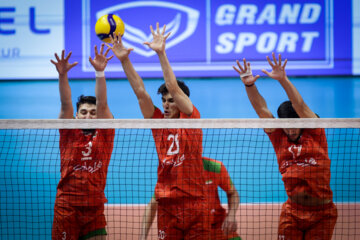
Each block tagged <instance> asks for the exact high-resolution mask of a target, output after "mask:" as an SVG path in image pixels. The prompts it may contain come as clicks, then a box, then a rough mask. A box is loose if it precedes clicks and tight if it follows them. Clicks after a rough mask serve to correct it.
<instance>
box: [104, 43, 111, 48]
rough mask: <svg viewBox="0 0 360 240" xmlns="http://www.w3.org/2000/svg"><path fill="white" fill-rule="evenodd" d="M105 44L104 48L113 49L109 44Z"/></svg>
mask: <svg viewBox="0 0 360 240" xmlns="http://www.w3.org/2000/svg"><path fill="white" fill-rule="evenodd" d="M105 44H106V46H107V47H108V48H109V49H113V47H112V46H110V45H109V44H107V43H105Z"/></svg>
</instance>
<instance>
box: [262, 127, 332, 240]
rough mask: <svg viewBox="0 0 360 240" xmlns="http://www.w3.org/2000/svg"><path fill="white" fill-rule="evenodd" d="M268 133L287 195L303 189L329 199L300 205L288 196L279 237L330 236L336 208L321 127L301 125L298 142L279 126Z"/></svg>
mask: <svg viewBox="0 0 360 240" xmlns="http://www.w3.org/2000/svg"><path fill="white" fill-rule="evenodd" d="M268 136H269V138H270V140H271V142H272V145H273V147H274V150H275V153H276V156H277V159H278V164H279V171H280V173H281V175H282V180H283V182H284V185H285V190H286V193H287V195H288V196H289V198H291V197H293V196H295V195H296V194H299V193H304V192H306V193H307V194H308V195H310V196H311V197H313V198H316V199H320V200H330V203H328V204H324V205H320V206H303V205H301V206H300V205H299V204H296V203H294V202H291V200H290V199H289V200H288V201H287V202H285V203H284V204H283V206H282V212H281V215H280V222H279V239H284V240H286V239H302V237H303V234H305V239H308V238H307V236H311V237H312V238H311V239H315V238H314V237H315V236H321V237H320V238H319V239H331V236H332V233H333V230H334V227H335V223H336V219H337V210H336V207H335V205H334V204H333V202H332V195H333V194H332V191H331V189H330V159H329V155H328V146H327V140H326V135H325V130H324V129H303V130H302V133H301V136H300V138H299V140H298V141H297V142H292V141H289V139H288V137H287V135H286V134H285V133H284V131H283V130H282V129H276V130H275V131H274V132H272V133H268ZM316 239H317V238H316Z"/></svg>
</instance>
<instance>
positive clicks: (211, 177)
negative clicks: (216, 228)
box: [203, 157, 233, 223]
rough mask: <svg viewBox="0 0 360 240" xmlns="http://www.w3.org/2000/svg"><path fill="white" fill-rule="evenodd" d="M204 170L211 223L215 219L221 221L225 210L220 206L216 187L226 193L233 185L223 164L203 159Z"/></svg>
mask: <svg viewBox="0 0 360 240" xmlns="http://www.w3.org/2000/svg"><path fill="white" fill-rule="evenodd" d="M203 165H204V170H205V185H206V186H207V191H208V192H207V198H208V200H209V205H210V209H211V216H212V217H213V220H212V223H214V221H216V219H220V220H223V217H224V216H225V215H226V211H225V209H224V208H223V207H222V206H221V203H220V199H219V192H218V187H220V188H221V189H222V190H224V191H225V192H226V193H228V192H229V191H230V190H231V189H232V188H233V183H232V181H231V178H230V176H229V173H228V171H227V170H226V168H225V166H224V164H223V163H222V162H220V161H217V160H214V159H211V158H207V157H203Z"/></svg>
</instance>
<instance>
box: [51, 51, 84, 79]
mask: <svg viewBox="0 0 360 240" xmlns="http://www.w3.org/2000/svg"><path fill="white" fill-rule="evenodd" d="M71 53H72V52H69V54H68V55H67V56H66V57H65V50H62V52H61V59H60V58H59V56H58V55H57V53H55V58H56V60H57V62H55V61H54V60H52V59H51V60H50V62H51V63H52V64H54V65H55V67H56V70H57V71H58V73H59V75H64V74H66V73H67V72H68V71H69V70H70V69H72V68H73V67H75V66H76V65H77V64H78V62H74V63H72V64H70V63H69V58H70V57H71Z"/></svg>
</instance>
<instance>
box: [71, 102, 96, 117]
mask: <svg viewBox="0 0 360 240" xmlns="http://www.w3.org/2000/svg"><path fill="white" fill-rule="evenodd" d="M76 118H77V119H95V118H96V105H94V104H88V103H84V104H81V105H80V106H79V110H78V112H77V113H76Z"/></svg>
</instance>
